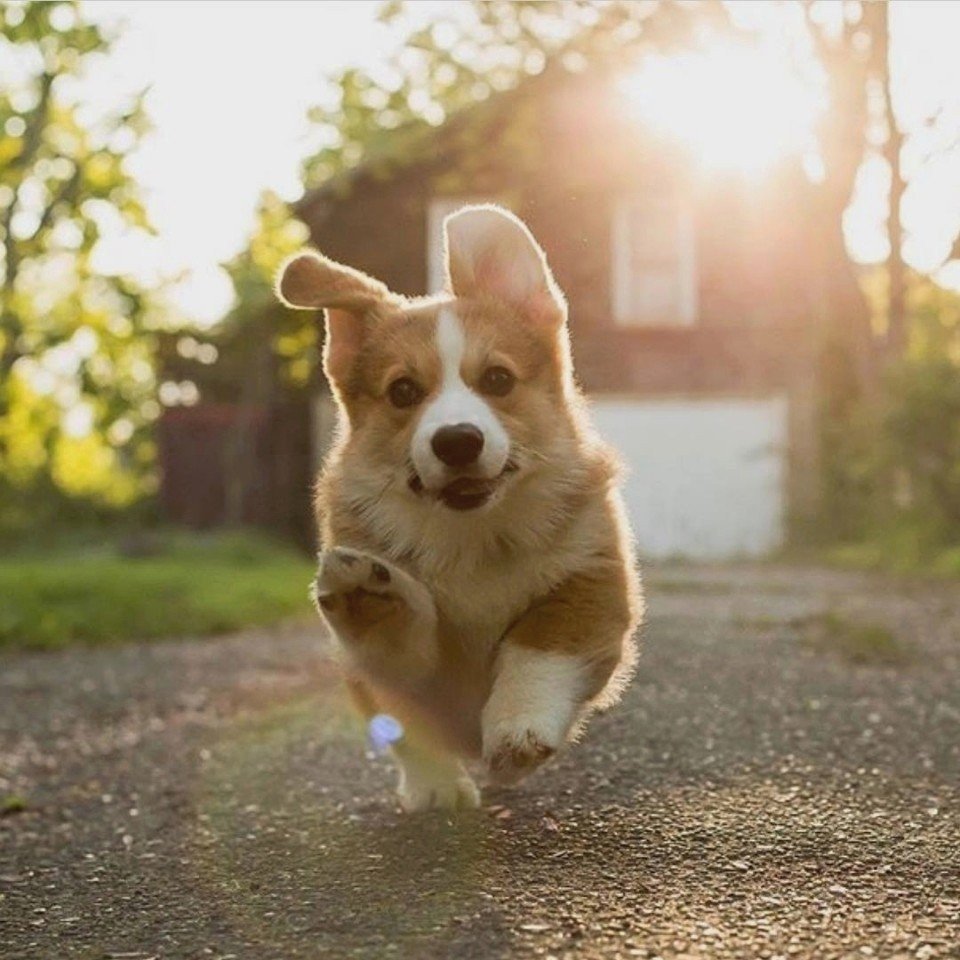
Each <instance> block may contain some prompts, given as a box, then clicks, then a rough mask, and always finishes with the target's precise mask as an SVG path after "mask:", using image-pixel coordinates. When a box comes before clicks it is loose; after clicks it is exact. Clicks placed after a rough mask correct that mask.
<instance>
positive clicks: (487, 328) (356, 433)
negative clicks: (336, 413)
mask: <svg viewBox="0 0 960 960" xmlns="http://www.w3.org/2000/svg"><path fill="white" fill-rule="evenodd" d="M444 233H445V243H446V265H447V294H446V295H444V296H442V297H438V298H433V299H428V300H418V301H407V300H405V299H404V298H402V297H399V296H397V295H395V294H393V293H391V292H390V291H389V290H388V289H387V288H386V287H385V286H384V285H383V284H382V283H380V282H379V281H377V280H374V279H372V278H371V277H368V276H366V275H365V274H363V273H360V272H358V271H356V270H353V269H351V268H349V267H345V266H342V265H341V264H338V263H334V262H333V261H331V260H328V259H326V258H325V257H322V256H320V255H319V254H316V253H313V252H304V253H300V254H297V255H296V256H294V257H293V258H291V259H290V260H289V261H288V262H287V263H286V264H285V266H284V267H283V269H282V271H281V273H280V277H279V281H278V291H279V294H280V297H281V298H282V299H283V300H284V302H286V303H287V304H289V305H291V306H294V307H304V308H318V307H323V308H325V309H326V325H327V326H326V343H325V347H324V358H323V359H324V369H325V371H326V374H327V377H328V379H329V381H330V383H331V384H332V386H333V389H334V392H335V394H336V397H337V399H338V401H339V403H340V405H341V407H342V409H343V410H344V411H345V413H346V417H347V421H348V423H349V439H348V441H347V445H346V447H345V449H346V450H348V451H349V454H350V458H351V461H352V462H356V463H358V464H359V463H362V464H363V466H364V468H368V469H366V472H367V473H368V474H371V472H376V473H377V474H378V475H379V476H380V477H382V478H384V479H385V485H384V487H383V489H384V492H386V491H387V490H390V491H393V492H397V491H399V490H401V489H402V491H403V495H404V496H406V497H412V498H416V499H417V500H419V501H420V502H423V503H430V504H434V505H436V504H441V505H443V506H444V507H447V508H450V509H452V510H458V511H469V510H474V509H477V508H480V507H483V506H484V505H487V504H492V503H494V502H496V501H498V500H499V499H501V498H502V496H504V495H506V493H507V491H508V490H509V489H510V487H511V486H512V485H514V484H515V483H517V482H518V481H519V480H520V478H522V477H523V476H524V475H528V474H531V473H533V472H535V471H536V470H537V469H538V468H539V467H541V466H542V465H543V464H544V463H546V462H548V461H549V460H550V459H551V457H555V456H556V455H557V453H558V445H557V444H558V440H559V439H561V437H568V438H569V435H570V433H571V431H573V429H574V428H573V419H574V418H573V416H572V413H571V412H570V411H571V410H572V407H573V406H574V405H575V403H574V400H575V396H576V391H575V389H574V387H573V379H572V375H571V371H570V351H569V345H568V341H567V333H566V306H565V303H564V301H563V297H562V295H561V294H560V292H559V291H558V289H557V287H556V284H555V283H554V280H553V277H552V276H551V273H550V270H549V268H548V266H547V262H546V259H545V258H544V255H543V251H542V250H541V249H540V247H539V246H538V244H537V242H536V241H535V240H534V238H533V237H532V235H531V234H530V231H529V230H528V229H527V228H526V226H525V225H524V224H523V223H522V222H521V221H520V220H518V219H517V218H516V217H515V216H513V215H512V214H510V213H508V212H506V211H505V210H502V209H499V208H497V207H492V206H480V207H467V208H464V209H462V210H460V211H458V212H457V213H455V214H453V215H452V216H450V217H448V218H447V220H446V223H445V224H444ZM568 414H569V415H568Z"/></svg>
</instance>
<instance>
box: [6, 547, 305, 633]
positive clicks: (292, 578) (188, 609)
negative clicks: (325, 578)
mask: <svg viewBox="0 0 960 960" xmlns="http://www.w3.org/2000/svg"><path fill="white" fill-rule="evenodd" d="M131 546H132V545H131V544H130V543H129V542H128V543H127V544H126V550H125V554H126V555H124V554H121V552H120V550H118V548H117V547H116V546H115V545H112V544H108V545H89V544H87V545H78V544H73V545H71V546H68V547H60V548H45V549H38V550H30V549H23V550H21V551H19V552H18V553H17V554H16V555H14V556H10V555H6V556H4V557H3V559H2V560H0V649H4V648H5V649H44V648H45V649H51V648H57V647H64V646H67V645H70V644H76V643H84V644H109V643H118V642H122V641H125V640H133V639H150V638H158V637H174V636H181V635H197V634H216V633H224V632H227V631H230V630H236V629H239V628H241V627H246V626H251V625H257V624H266V623H271V622H275V621H278V620H281V619H284V618H286V617H289V616H293V615H296V614H304V615H306V614H308V613H309V611H310V606H309V602H308V600H307V586H308V584H309V582H310V578H311V575H312V572H313V564H312V562H311V561H310V559H309V558H308V557H305V556H304V555H302V554H300V553H297V552H296V551H295V550H293V549H291V548H290V547H287V546H285V545H282V544H279V543H276V542H274V541H272V540H269V539H266V538H264V537H259V536H255V535H253V534H249V533H229V534H221V535H217V536H202V537H201V536H188V535H184V534H178V535H171V534H166V535H163V536H161V537H159V538H156V537H152V538H150V539H149V540H145V541H143V542H142V543H140V544H138V545H137V547H136V549H131Z"/></svg>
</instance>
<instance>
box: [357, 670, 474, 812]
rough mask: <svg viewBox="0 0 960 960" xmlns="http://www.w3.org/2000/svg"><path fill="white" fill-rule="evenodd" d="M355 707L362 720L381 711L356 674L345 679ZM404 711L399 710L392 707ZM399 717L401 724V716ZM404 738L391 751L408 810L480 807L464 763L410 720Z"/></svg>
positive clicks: (367, 688) (398, 793)
mask: <svg viewBox="0 0 960 960" xmlns="http://www.w3.org/2000/svg"><path fill="white" fill-rule="evenodd" d="M347 689H348V691H349V692H350V696H351V699H352V700H353V703H354V706H355V707H356V708H357V710H358V711H359V712H360V714H361V715H362V716H363V718H364V719H365V720H367V721H368V722H369V720H370V719H371V718H373V717H374V716H376V714H378V713H379V712H380V711H381V706H380V703H379V702H378V698H377V694H376V692H375V691H374V690H372V689H371V688H370V686H369V684H367V683H365V682H364V681H363V680H361V679H360V678H358V677H348V678H347ZM394 712H395V713H399V714H401V715H402V714H403V713H404V711H403V710H402V709H399V710H398V709H394ZM395 719H399V720H400V722H401V723H402V724H403V719H402V716H401V717H398V718H395ZM403 727H404V729H403V738H402V739H401V740H400V742H399V743H396V744H394V746H393V747H392V748H391V752H392V753H393V755H394V757H395V758H396V761H397V766H398V767H399V771H400V780H399V783H398V785H397V795H398V797H399V800H400V806H401V807H403V809H404V811H406V812H407V813H417V812H419V811H421V810H473V809H476V808H477V807H479V806H480V792H479V790H477V787H476V785H475V784H474V782H473V780H472V779H471V778H470V775H469V774H468V773H467V771H466V770H465V769H464V767H463V764H462V763H460V761H459V760H458V759H457V758H456V757H454V756H453V755H452V754H451V753H449V752H448V751H447V750H444V749H443V748H442V747H440V746H438V745H435V744H433V743H432V742H431V740H430V738H429V735H428V734H427V732H426V731H425V730H423V729H421V728H420V727H419V725H418V724H416V723H415V722H413V721H409V720H408V722H407V723H405V724H403Z"/></svg>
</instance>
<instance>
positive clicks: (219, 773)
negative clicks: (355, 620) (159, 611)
mask: <svg viewBox="0 0 960 960" xmlns="http://www.w3.org/2000/svg"><path fill="white" fill-rule="evenodd" d="M651 579H652V585H651V594H652V603H651V616H650V621H649V624H648V627H647V630H646V634H645V649H644V654H643V657H642V660H641V669H640V673H639V675H638V678H637V680H636V682H635V683H634V684H633V686H632V687H631V689H630V691H629V693H628V695H627V697H626V698H625V701H624V703H623V704H621V705H620V706H619V707H618V708H616V709H615V710H613V711H612V712H610V713H609V714H607V715H605V716H604V717H601V718H599V719H598V720H597V721H595V722H594V724H593V725H592V726H591V728H590V731H589V734H588V736H587V738H586V740H585V741H584V742H583V743H582V744H581V745H579V746H578V747H577V748H575V749H574V750H572V751H571V752H569V753H568V754H566V755H565V756H563V757H562V758H561V759H560V760H559V761H558V762H556V763H554V764H553V765H552V766H550V767H549V768H548V769H546V770H544V771H543V772H541V773H540V774H538V775H537V776H536V777H534V778H532V779H531V780H529V781H528V782H527V783H525V784H524V785H522V786H521V787H520V788H519V789H518V790H516V791H514V792H500V793H497V794H493V795H489V796H488V804H487V806H486V807H485V809H484V810H483V811H481V812H477V813H472V814H469V815H463V816H461V817H459V818H458V819H456V820H451V819H448V818H446V817H443V816H424V817H416V818H403V817H401V816H400V815H399V814H397V813H396V812H395V810H394V808H393V804H392V801H391V798H390V794H389V793H388V792H387V788H388V786H389V783H390V780H391V774H390V773H389V771H388V769H387V768H386V766H385V765H384V764H383V763H382V762H381V761H379V760H372V759H370V758H368V757H366V756H365V754H364V745H363V739H362V732H361V731H360V730H358V728H357V726H356V725H355V723H354V722H353V721H352V720H351V719H350V717H349V714H348V713H347V711H346V710H345V708H344V703H343V698H342V696H341V694H340V691H339V688H338V685H337V682H336V678H335V676H334V674H333V671H332V670H331V668H330V665H329V663H328V661H327V659H326V655H325V651H324V647H323V644H322V642H321V641H320V637H319V631H318V629H317V628H316V626H315V625H314V624H313V623H307V624H301V625H299V626H288V627H285V628H283V629H281V630H276V631H270V632H258V633H249V634H245V635H242V636H238V637H233V638H228V639H224V640H218V641H209V640H208V641H192V640H184V641H180V642H177V643H167V644H152V645H142V646H141V645H137V646H128V647H124V648H122V649H117V650H97V651H92V652H90V651H88V652H82V651H68V652H64V653H56V654H48V655H37V656H24V655H17V656H7V657H5V658H0V799H2V798H3V797H5V796H7V797H9V796H12V795H20V796H23V797H24V798H25V800H26V806H25V809H23V810H22V811H16V810H7V811H6V815H4V816H3V817H2V818H0V957H2V958H3V960H13V958H42V960H59V958H67V957H82V958H89V960H102V958H111V957H112V958H115V960H121V958H124V960H146V958H149V957H155V958H207V957H219V958H222V960H226V958H231V957H232V958H237V960H240V958H244V960H245V958H256V960H260V958H277V960H281V958H282V960H287V958H296V957H307V958H328V957H329V958H341V957H354V956H355V957H363V958H380V957H398V958H412V960H421V958H426V960H428V958H434V957H436V958H440V957H443V958H447V957H449V958H484V960H486V958H514V957H544V958H547V957H555V958H565V957H566V958H574V957H576V958H580V957H583V958H593V957H605V958H606V957H610V958H613V957H657V956H659V957H663V958H682V957H703V958H711V960H712V958H725V957H738V958H746V957H750V958H754V957H757V958H760V957H762V958H774V957H785V958H786V957H793V958H795V957H810V958H817V960H819V958H830V957H851V958H852V957H857V958H864V957H911V958H917V960H929V958H937V957H954V958H956V957H960V590H958V589H957V587H956V585H939V586H937V585H923V584H909V583H904V582H897V581H892V580H886V579H880V578H872V577H867V576H852V575H841V574H837V573H835V572H829V571H822V570H817V569H791V568H784V567H755V568H748V567H736V568H675V569H669V570H658V571H655V573H654V575H653V576H652V578H651ZM14 806H15V805H14Z"/></svg>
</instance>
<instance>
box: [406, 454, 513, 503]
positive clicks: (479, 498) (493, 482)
mask: <svg viewBox="0 0 960 960" xmlns="http://www.w3.org/2000/svg"><path fill="white" fill-rule="evenodd" d="M518 469H519V467H518V466H517V464H516V463H515V462H514V461H513V460H508V461H507V464H506V466H505V467H504V468H503V470H501V471H500V473H499V474H497V476H495V477H491V478H489V479H488V478H484V477H457V479H456V480H451V481H450V483H448V484H446V485H445V486H443V487H440V489H439V490H427V489H426V487H424V485H423V481H422V480H421V479H420V475H419V474H418V473H417V472H416V471H414V472H413V473H412V474H411V476H410V480H409V481H408V484H407V485H408V486H409V487H410V489H411V490H412V491H413V492H414V493H415V494H417V495H418V496H431V497H435V498H436V499H437V500H439V501H440V503H442V504H443V505H444V506H445V507H449V508H450V509H451V510H476V508H477V507H482V506H483V505H484V504H485V503H486V502H487V501H488V500H489V499H490V498H491V497H492V496H493V494H494V493H495V492H496V490H497V488H498V487H499V486H500V485H501V484H502V483H503V481H504V478H506V477H507V476H508V475H509V474H511V473H516V472H517V470H518Z"/></svg>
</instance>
